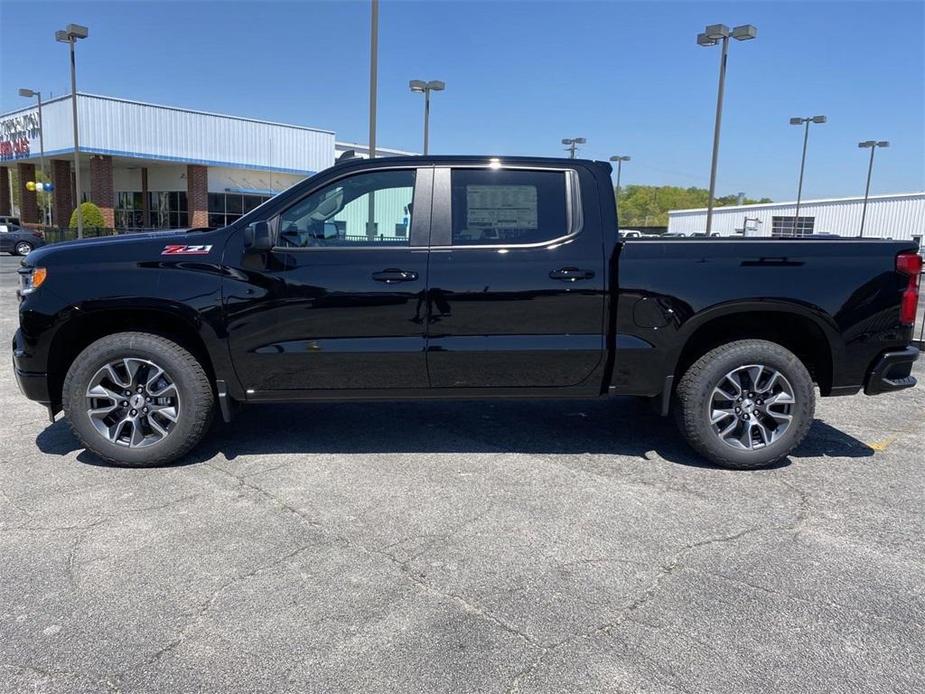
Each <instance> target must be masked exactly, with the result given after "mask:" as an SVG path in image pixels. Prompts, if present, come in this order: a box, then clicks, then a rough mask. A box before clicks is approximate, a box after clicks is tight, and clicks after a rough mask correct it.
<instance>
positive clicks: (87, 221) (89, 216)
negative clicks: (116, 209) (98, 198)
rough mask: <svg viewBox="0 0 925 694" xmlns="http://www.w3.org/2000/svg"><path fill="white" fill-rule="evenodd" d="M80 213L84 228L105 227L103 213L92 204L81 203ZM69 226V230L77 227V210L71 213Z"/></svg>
mask: <svg viewBox="0 0 925 694" xmlns="http://www.w3.org/2000/svg"><path fill="white" fill-rule="evenodd" d="M80 212H81V214H83V218H84V226H85V227H104V226H106V220H104V219H103V213H102V212H100V208H99V207H97V206H96V205H94V204H93V203H92V202H82V203H81V204H80ZM69 226H70V227H71V229H75V228H76V227H77V210H74V211H73V212H72V213H71V223H70V225H69Z"/></svg>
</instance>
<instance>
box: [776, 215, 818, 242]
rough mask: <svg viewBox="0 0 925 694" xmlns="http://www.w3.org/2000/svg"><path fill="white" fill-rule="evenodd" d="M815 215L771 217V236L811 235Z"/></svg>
mask: <svg viewBox="0 0 925 694" xmlns="http://www.w3.org/2000/svg"><path fill="white" fill-rule="evenodd" d="M815 224H816V218H815V217H771V236H775V237H778V238H780V237H792V236H812V235H813V228H814V226H815Z"/></svg>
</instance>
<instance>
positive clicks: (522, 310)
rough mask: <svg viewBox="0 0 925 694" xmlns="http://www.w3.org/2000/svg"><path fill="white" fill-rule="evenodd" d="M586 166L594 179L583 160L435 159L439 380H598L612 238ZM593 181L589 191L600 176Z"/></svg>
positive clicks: (431, 290) (495, 383)
mask: <svg viewBox="0 0 925 694" xmlns="http://www.w3.org/2000/svg"><path fill="white" fill-rule="evenodd" d="M582 176H587V177H588V178H589V179H590V173H588V172H586V171H584V170H582V169H580V168H575V169H557V168H505V167H497V166H495V167H490V166H489V167H459V168H455V167H454V168H449V167H447V168H438V169H436V171H435V173H434V205H433V213H432V227H431V242H432V246H431V254H430V270H429V282H428V292H427V303H428V351H427V365H428V372H429V374H430V383H431V386H432V387H433V388H447V389H450V388H453V389H456V388H459V389H468V388H508V389H519V388H569V387H579V388H580V387H585V386H586V387H587V388H588V389H589V390H593V389H596V388H598V387H599V380H595V379H591V378H590V377H591V376H592V374H594V373H595V371H596V369H597V368H598V367H599V365H600V364H601V363H602V357H603V332H604V326H603V320H604V288H605V287H604V282H605V272H604V255H603V253H604V252H603V239H602V235H601V225H600V221H599V220H600V217H599V211H598V209H597V204H598V202H597V200H596V199H585V200H582V194H581V192H582V190H583V188H582V185H581V182H582ZM589 183H590V180H589ZM587 189H588V191H589V194H588V195H587V196H586V197H588V198H592V197H593V196H594V190H595V186H594V185H593V184H591V185H587ZM583 384H585V385H583Z"/></svg>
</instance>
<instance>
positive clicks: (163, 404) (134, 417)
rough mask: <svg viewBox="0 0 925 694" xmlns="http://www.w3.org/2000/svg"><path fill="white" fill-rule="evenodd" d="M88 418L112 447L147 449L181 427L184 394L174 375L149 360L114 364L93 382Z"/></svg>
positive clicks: (123, 361) (95, 377)
mask: <svg viewBox="0 0 925 694" xmlns="http://www.w3.org/2000/svg"><path fill="white" fill-rule="evenodd" d="M86 398H87V415H88V416H89V417H90V421H91V422H92V423H93V426H94V428H96V430H97V431H98V432H99V433H100V435H102V436H103V437H105V438H106V439H107V440H108V441H109V442H110V443H114V444H117V445H120V446H128V447H129V448H144V447H146V446H150V445H152V444H155V443H158V442H160V441H162V440H163V439H164V438H166V437H167V436H168V435H169V434H170V433H171V432H172V431H173V430H174V429H175V428H176V425H177V421H178V418H179V415H180V393H179V391H178V390H177V386H176V384H175V383H174V381H173V379H172V378H171V377H170V375H169V374H168V373H167V372H166V371H165V370H164V369H162V368H161V367H160V366H158V365H157V364H155V363H154V362H153V361H149V360H147V359H139V358H134V357H126V358H122V359H116V360H114V361H110V362H109V363H108V364H106V365H105V366H103V367H102V368H100V369H99V370H98V371H97V372H96V373H95V374H94V376H93V378H91V379H90V383H89V385H88V386H87V392H86Z"/></svg>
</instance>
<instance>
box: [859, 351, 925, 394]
mask: <svg viewBox="0 0 925 694" xmlns="http://www.w3.org/2000/svg"><path fill="white" fill-rule="evenodd" d="M918 358H919V350H917V349H916V348H915V347H906V348H905V349H901V350H897V351H895V352H884V353H883V354H881V355H880V358H879V359H877V361H876V362H875V363H874V366H873V368H872V369H871V370H870V372H869V373H868V374H867V380H866V381H865V383H864V392H865V393H866V394H867V395H879V394H880V393H892V392H893V391H896V390H903V389H904V388H911V387H912V386H914V385H915V384H916V379H915V376H912V364H913V363H915V360H916V359H918Z"/></svg>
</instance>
